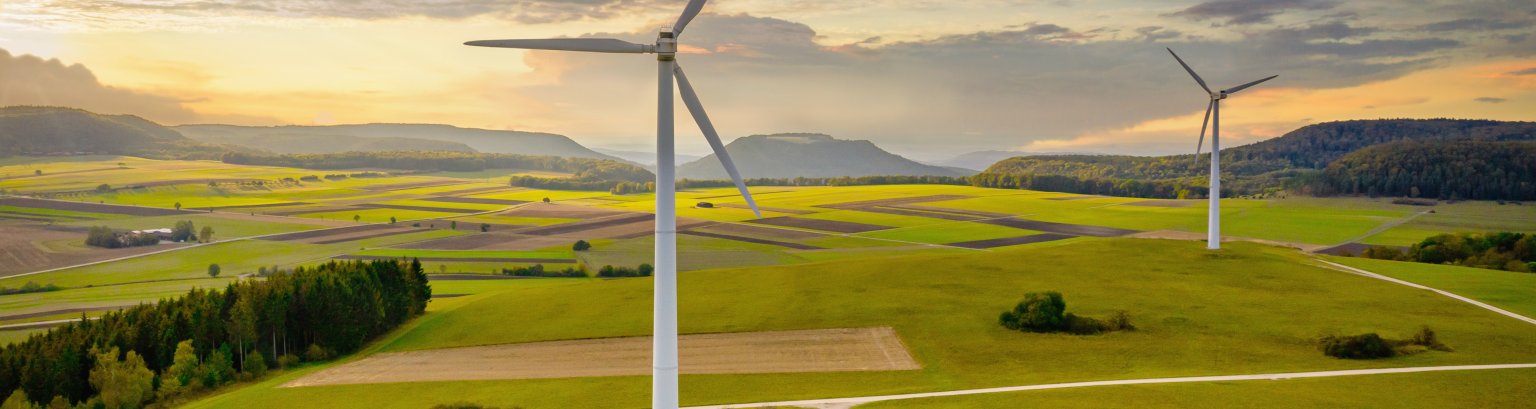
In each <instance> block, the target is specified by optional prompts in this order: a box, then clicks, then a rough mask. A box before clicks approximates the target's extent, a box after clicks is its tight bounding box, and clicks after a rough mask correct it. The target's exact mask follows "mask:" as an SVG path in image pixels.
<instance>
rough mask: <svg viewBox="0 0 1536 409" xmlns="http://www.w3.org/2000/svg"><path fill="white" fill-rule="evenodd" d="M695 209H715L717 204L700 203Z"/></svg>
mask: <svg viewBox="0 0 1536 409" xmlns="http://www.w3.org/2000/svg"><path fill="white" fill-rule="evenodd" d="M694 207H697V208H700V209H713V208H715V204H714V203H710V202H699V204H696V205H694Z"/></svg>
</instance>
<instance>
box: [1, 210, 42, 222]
mask: <svg viewBox="0 0 1536 409" xmlns="http://www.w3.org/2000/svg"><path fill="white" fill-rule="evenodd" d="M0 220H17V221H23V222H36V223H47V222H51V221H53V219H49V218H46V217H39V216H22V215H19V214H15V213H8V212H0Z"/></svg>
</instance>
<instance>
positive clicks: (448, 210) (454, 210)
mask: <svg viewBox="0 0 1536 409" xmlns="http://www.w3.org/2000/svg"><path fill="white" fill-rule="evenodd" d="M353 206H356V207H361V208H365V209H398V210H416V211H422V212H438V213H460V214H472V213H481V212H484V210H475V209H459V208H453V207H431V206H407V205H391V204H377V203H364V204H357V205H353Z"/></svg>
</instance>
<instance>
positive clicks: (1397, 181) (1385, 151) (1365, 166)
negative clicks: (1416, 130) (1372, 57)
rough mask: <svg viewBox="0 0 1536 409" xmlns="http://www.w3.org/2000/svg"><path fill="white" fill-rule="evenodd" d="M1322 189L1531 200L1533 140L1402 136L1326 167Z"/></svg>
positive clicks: (1535, 184)
mask: <svg viewBox="0 0 1536 409" xmlns="http://www.w3.org/2000/svg"><path fill="white" fill-rule="evenodd" d="M1322 182H1323V187H1325V188H1326V190H1324V191H1323V192H1322V193H1340V194H1353V195H1370V196H1377V195H1381V196H1407V197H1424V198H1438V199H1441V200H1448V199H1449V200H1455V199H1472V200H1536V141H1501V142H1495V141H1478V140H1459V141H1429V142H1417V141H1404V142H1396V143H1389V144H1383V145H1377V146H1372V147H1369V148H1365V149H1361V150H1359V151H1356V152H1354V153H1351V154H1349V155H1346V156H1344V157H1343V158H1341V159H1339V160H1338V161H1335V162H1333V164H1331V165H1329V166H1328V169H1327V170H1326V171H1325V172H1324V177H1323V179H1322Z"/></svg>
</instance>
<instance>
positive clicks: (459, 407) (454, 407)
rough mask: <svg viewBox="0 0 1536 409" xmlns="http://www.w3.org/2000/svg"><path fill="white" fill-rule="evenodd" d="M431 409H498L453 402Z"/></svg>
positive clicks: (476, 404)
mask: <svg viewBox="0 0 1536 409" xmlns="http://www.w3.org/2000/svg"><path fill="white" fill-rule="evenodd" d="M432 409H498V408H496V407H495V406H483V405H481V404H478V403H469V402H454V403H444V404H440V405H436V406H433V407H432ZM509 409H522V407H516V406H514V407H512V408H509Z"/></svg>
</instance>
